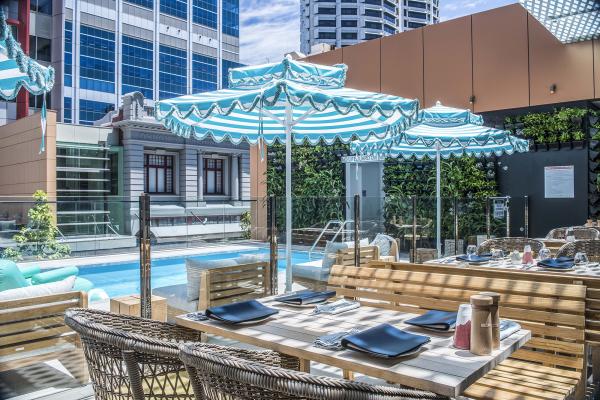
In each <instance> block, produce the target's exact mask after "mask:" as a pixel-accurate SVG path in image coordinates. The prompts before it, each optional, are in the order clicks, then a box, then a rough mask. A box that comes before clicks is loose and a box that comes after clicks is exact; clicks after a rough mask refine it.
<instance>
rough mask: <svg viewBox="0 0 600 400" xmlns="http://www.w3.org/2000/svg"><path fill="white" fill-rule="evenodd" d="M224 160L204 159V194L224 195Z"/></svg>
mask: <svg viewBox="0 0 600 400" xmlns="http://www.w3.org/2000/svg"><path fill="white" fill-rule="evenodd" d="M223 176H224V174H223V160H222V159H218V158H205V159H204V194H215V195H217V194H221V195H222V194H224V191H223Z"/></svg>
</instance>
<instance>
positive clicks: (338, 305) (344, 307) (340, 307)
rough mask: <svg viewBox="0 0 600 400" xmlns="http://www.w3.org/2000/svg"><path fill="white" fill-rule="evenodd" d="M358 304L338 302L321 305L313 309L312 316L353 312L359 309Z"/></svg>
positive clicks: (347, 301) (344, 301)
mask: <svg viewBox="0 0 600 400" xmlns="http://www.w3.org/2000/svg"><path fill="white" fill-rule="evenodd" d="M359 307H360V303H359V302H358V301H350V300H344V299H342V300H338V301H334V302H333V303H327V304H321V305H318V306H316V307H315V309H314V310H313V312H312V313H313V314H339V313H343V312H345V311H349V310H354V309H355V308H359Z"/></svg>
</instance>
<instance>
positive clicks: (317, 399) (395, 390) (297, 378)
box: [180, 344, 445, 400]
mask: <svg viewBox="0 0 600 400" xmlns="http://www.w3.org/2000/svg"><path fill="white" fill-rule="evenodd" d="M180 357H181V360H182V361H183V363H184V364H185V366H186V368H187V369H188V373H189V376H190V379H191V381H192V385H193V387H194V392H195V393H196V399H197V400H256V399H261V400H306V399H311V400H312V399H314V400H333V399H336V400H342V399H344V400H354V399H356V400H358V399H360V400H392V399H393V400H417V399H445V397H441V396H438V395H436V394H433V393H428V392H422V391H418V390H412V389H404V388H399V387H392V386H374V385H369V384H365V383H358V382H352V381H347V380H344V379H336V378H329V377H322V376H316V375H311V374H308V373H304V372H298V371H291V370H286V369H284V368H281V367H278V366H274V363H272V362H269V359H268V358H267V359H264V358H263V357H262V356H261V355H260V352H258V353H257V352H255V351H252V350H244V351H241V350H239V349H231V348H224V347H220V346H214V345H213V346H207V345H204V344H197V345H184V346H182V347H181V353H180Z"/></svg>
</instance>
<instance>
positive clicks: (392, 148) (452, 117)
mask: <svg viewBox="0 0 600 400" xmlns="http://www.w3.org/2000/svg"><path fill="white" fill-rule="evenodd" d="M350 147H351V151H352V153H353V155H352V156H350V157H346V161H349V162H357V163H359V162H365V161H383V160H385V158H387V157H395V158H405V159H410V158H416V159H424V158H429V159H435V160H436V203H437V204H436V208H437V218H436V219H437V220H436V229H437V235H436V237H437V238H436V242H437V243H436V247H437V250H438V256H441V187H440V172H441V171H440V159H441V158H450V157H453V156H454V157H462V156H464V155H467V156H475V157H490V156H493V155H495V156H500V155H503V154H513V153H516V152H518V153H523V152H527V151H529V142H528V141H527V140H524V139H520V138H517V137H515V136H513V135H511V134H510V132H509V131H504V130H500V129H494V128H488V127H486V126H483V118H482V117H481V116H479V115H476V114H472V113H471V112H470V111H469V110H460V109H455V108H451V107H445V106H443V105H441V104H440V103H439V102H438V103H437V104H436V105H435V106H434V107H431V108H428V109H423V110H421V111H420V112H419V119H418V121H417V123H416V124H415V125H413V126H412V127H410V128H409V129H406V130H405V131H403V132H401V133H400V134H398V135H395V136H392V137H388V138H386V139H382V140H379V139H370V140H367V141H365V142H357V141H354V142H352V144H351V146H350Z"/></svg>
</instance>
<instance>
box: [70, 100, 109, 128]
mask: <svg viewBox="0 0 600 400" xmlns="http://www.w3.org/2000/svg"><path fill="white" fill-rule="evenodd" d="M114 109H115V105H114V104H113V103H105V102H102V101H93V100H83V99H81V100H79V123H80V124H81V125H93V124H94V122H96V121H98V120H99V119H101V118H102V117H104V116H105V115H106V114H107V113H109V112H110V111H113V110H114Z"/></svg>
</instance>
